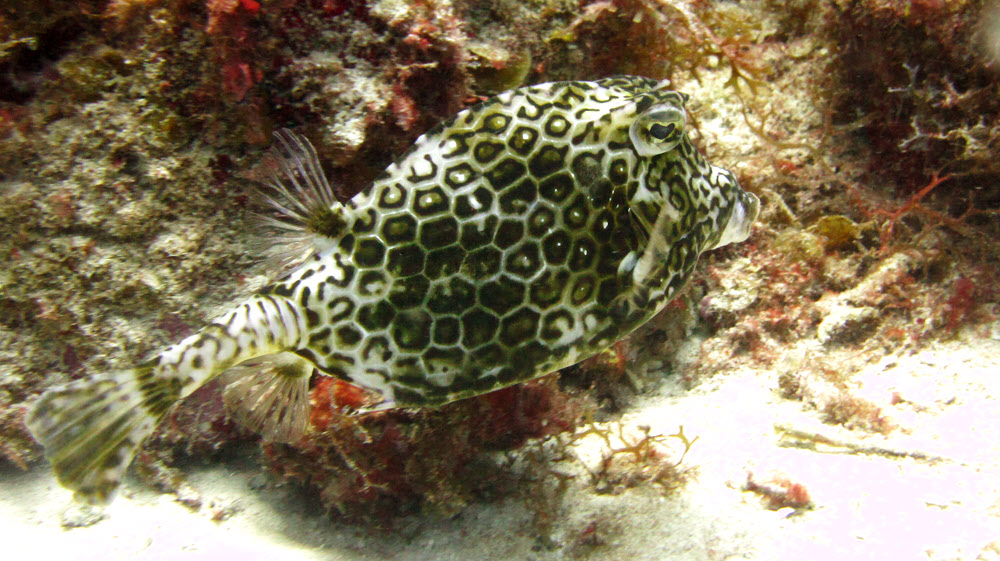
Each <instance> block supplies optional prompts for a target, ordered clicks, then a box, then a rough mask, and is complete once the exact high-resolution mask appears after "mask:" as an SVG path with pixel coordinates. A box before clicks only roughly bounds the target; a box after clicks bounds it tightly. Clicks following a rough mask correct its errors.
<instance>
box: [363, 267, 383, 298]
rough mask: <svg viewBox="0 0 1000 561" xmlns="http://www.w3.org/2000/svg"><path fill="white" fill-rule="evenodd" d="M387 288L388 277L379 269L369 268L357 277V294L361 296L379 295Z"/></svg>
mask: <svg viewBox="0 0 1000 561" xmlns="http://www.w3.org/2000/svg"><path fill="white" fill-rule="evenodd" d="M388 288H389V279H388V278H386V276H385V273H383V272H382V271H381V270H379V269H370V270H367V271H364V272H362V273H361V276H359V277H358V286H357V290H358V294H359V295H361V296H381V295H382V294H384V293H385V291H386V290H387V289H388Z"/></svg>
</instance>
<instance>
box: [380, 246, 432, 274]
mask: <svg viewBox="0 0 1000 561" xmlns="http://www.w3.org/2000/svg"><path fill="white" fill-rule="evenodd" d="M424 257H425V255H424V250H423V249H421V248H420V246H418V245H416V244H409V245H404V246H399V247H394V248H392V249H390V250H389V258H388V260H387V261H386V265H385V268H386V270H387V271H388V272H389V274H390V275H392V276H393V277H408V276H410V275H415V274H417V273H419V272H421V271H423V270H424Z"/></svg>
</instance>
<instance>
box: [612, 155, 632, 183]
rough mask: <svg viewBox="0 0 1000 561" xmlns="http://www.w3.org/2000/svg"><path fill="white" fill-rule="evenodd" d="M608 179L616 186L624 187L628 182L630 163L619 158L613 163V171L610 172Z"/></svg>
mask: <svg viewBox="0 0 1000 561" xmlns="http://www.w3.org/2000/svg"><path fill="white" fill-rule="evenodd" d="M608 177H609V178H610V179H611V182H612V183H614V184H615V185H624V184H625V182H626V181H628V163H627V162H626V161H625V160H624V159H622V158H618V159H616V160H615V161H613V162H611V169H609V170H608Z"/></svg>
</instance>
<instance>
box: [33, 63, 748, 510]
mask: <svg viewBox="0 0 1000 561" xmlns="http://www.w3.org/2000/svg"><path fill="white" fill-rule="evenodd" d="M686 101H687V96H685V95H684V94H680V93H678V92H674V91H670V90H669V89H667V87H666V84H665V83H661V82H657V81H654V80H649V79H646V78H639V77H617V78H608V79H604V80H598V81H595V82H555V83H550V84H542V85H538V86H531V87H526V88H521V89H518V90H514V91H511V92H507V93H503V94H500V95H498V96H496V97H493V98H491V99H488V100H486V101H484V102H482V103H480V104H478V105H476V106H474V107H472V108H470V109H468V110H465V111H463V112H461V113H459V114H458V115H457V116H456V117H455V118H453V119H451V120H449V121H448V122H446V123H443V124H441V125H440V126H438V127H435V128H434V129H432V130H431V131H429V132H428V133H427V134H426V135H424V136H422V137H421V138H419V139H418V140H417V142H416V143H415V144H414V146H413V147H412V148H411V149H410V150H409V151H408V152H407V153H406V154H405V155H403V156H402V157H401V158H400V159H399V160H398V161H397V162H396V163H394V164H392V165H391V166H389V168H388V169H386V170H385V172H384V173H383V174H382V175H381V176H380V177H378V178H377V179H376V180H375V181H374V183H373V184H372V185H371V186H370V187H369V188H368V189H366V190H365V191H363V192H361V193H359V194H358V195H357V196H356V197H354V198H353V199H352V200H350V201H348V202H347V203H340V202H338V201H337V200H336V199H335V197H334V196H333V194H332V193H333V192H332V189H330V186H329V184H328V183H327V181H326V178H325V177H323V174H322V171H321V169H322V168H321V166H320V164H319V161H318V159H317V157H316V153H315V151H314V150H313V149H312V147H311V146H310V145H309V144H308V142H306V141H305V140H304V139H302V138H300V137H298V136H296V135H294V134H292V133H289V132H287V131H285V132H279V133H278V134H277V135H276V140H277V142H276V145H277V146H279V149H278V150H277V154H278V156H279V157H278V158H277V162H278V165H279V166H280V169H281V172H282V173H280V174H276V176H275V178H274V181H273V182H272V188H273V189H274V190H275V193H276V194H275V195H274V196H269V195H263V196H264V197H265V199H266V200H268V201H270V202H271V203H272V204H273V205H274V209H275V211H276V213H275V215H274V216H271V217H270V218H268V219H267V220H266V221H267V222H268V223H269V224H270V225H271V226H274V227H275V228H276V229H277V230H278V231H279V232H280V233H279V234H278V235H276V236H274V237H273V238H271V239H270V240H269V243H270V244H271V249H269V250H268V251H269V252H271V253H272V254H273V255H272V256H273V257H274V258H276V261H275V263H276V267H279V269H276V271H277V270H285V269H286V268H287V267H289V266H292V265H295V266H296V267H295V268H294V269H292V270H291V272H290V273H289V274H287V275H286V276H284V277H282V278H281V279H280V280H278V281H276V282H274V283H273V284H271V285H269V286H267V287H265V288H264V289H262V290H261V291H260V292H259V293H258V294H256V295H254V296H252V297H251V298H249V299H248V300H247V301H246V302H244V303H243V304H240V305H239V306H236V307H235V308H233V309H232V310H231V311H229V312H228V313H226V314H225V315H223V316H222V317H220V318H218V319H216V320H214V321H213V322H211V323H209V324H208V325H207V326H206V327H205V328H203V329H202V330H201V331H199V332H198V333H195V334H194V335H191V336H189V337H187V338H185V339H184V340H182V341H180V342H179V343H177V344H175V345H173V346H171V347H168V348H167V349H165V350H163V351H161V352H160V353H159V354H158V355H156V356H154V357H152V358H151V359H149V360H147V361H145V362H144V363H142V364H140V365H138V366H136V367H135V368H133V369H131V370H125V371H118V372H107V373H104V374H101V375H98V376H95V377H94V378H92V379H88V380H77V381H74V382H71V383H69V384H66V385H62V386H57V387H54V388H51V389H49V390H48V391H46V392H45V393H44V394H43V395H42V396H41V397H40V399H39V400H38V401H37V402H36V404H35V405H34V406H33V407H32V409H31V410H30V412H29V413H28V415H27V417H26V421H25V422H26V424H27V426H28V428H29V429H30V430H31V432H32V434H33V435H34V436H35V438H36V439H37V440H38V441H39V442H40V443H42V444H43V445H44V446H45V455H46V457H47V458H48V459H49V461H50V463H51V464H52V467H53V470H54V471H55V473H56V476H57V478H58V479H59V482H60V483H61V484H63V485H64V486H65V487H67V488H69V489H72V490H74V491H75V494H76V497H77V498H78V499H79V500H82V501H84V502H88V503H92V504H102V503H106V502H108V501H110V500H111V498H112V497H113V496H114V494H115V492H116V491H117V489H118V487H119V486H120V483H121V478H122V475H123V474H124V472H125V469H126V467H127V466H128V464H129V463H130V462H131V460H132V458H133V457H134V456H135V453H136V450H137V448H138V446H139V445H140V444H141V443H142V441H143V440H144V439H145V438H147V437H148V436H149V434H150V433H151V432H152V431H153V430H154V428H155V427H156V425H157V423H158V422H159V421H160V420H161V419H162V418H163V416H164V415H165V414H166V412H167V411H168V410H169V408H170V407H171V406H173V405H174V404H175V403H177V402H178V401H179V400H181V399H182V398H184V397H185V396H187V395H190V394H191V392H193V391H194V390H195V389H197V388H198V387H200V386H201V385H203V384H204V383H205V382H207V381H208V380H211V379H212V378H215V377H217V376H219V375H220V374H222V373H223V372H226V377H227V378H228V379H227V380H226V382H227V386H226V389H225V391H224V394H223V398H224V400H225V402H226V405H227V408H228V409H229V410H230V412H231V413H232V414H233V415H234V416H235V417H236V418H237V419H239V420H240V421H241V422H243V423H244V424H246V425H247V426H249V427H251V428H253V429H254V430H257V431H259V432H260V433H261V434H262V436H263V437H264V438H265V439H268V440H276V441H282V442H295V441H297V439H299V438H301V437H302V436H303V435H304V434H305V433H306V432H307V431H308V430H309V424H308V418H309V402H308V393H309V392H308V389H309V379H310V377H311V375H312V374H313V370H314V368H315V369H318V370H319V371H321V372H322V373H324V374H327V375H332V376H337V377H340V378H343V379H345V380H347V381H350V382H352V383H354V384H357V385H359V386H362V387H365V388H369V389H372V390H375V391H377V392H379V393H380V394H381V395H382V396H383V398H384V402H383V403H382V404H381V406H382V407H391V406H427V405H437V404H441V403H445V402H448V401H452V400H456V399H460V398H463V397H466V396H470V395H475V394H481V393H485V392H488V391H490V390H493V389H496V388H499V387H503V386H506V385H510V384H514V383H517V382H522V381H525V380H529V379H531V378H534V377H537V376H541V375H543V374H546V373H548V372H552V371H554V370H557V369H559V368H562V367H564V366H568V365H570V364H573V363H575V362H578V361H580V360H583V359H584V358H587V357H588V356H590V355H592V354H594V353H596V352H599V351H600V350H602V349H603V348H606V347H607V346H609V345H611V344H612V343H614V342H615V341H616V340H618V339H621V338H622V337H624V336H625V335H627V334H628V333H629V332H631V331H632V330H633V329H635V328H636V327H637V326H639V325H641V324H642V323H643V322H645V321H647V320H648V319H649V318H651V317H652V316H653V315H655V314H656V313H657V312H658V311H659V310H661V309H662V308H663V306H664V305H665V304H666V303H667V301H668V300H669V299H670V298H671V297H673V296H674V295H675V294H676V292H677V290H678V289H679V288H680V287H681V286H682V285H683V284H684V282H686V281H687V279H688V278H689V277H690V275H691V272H692V270H693V269H694V266H695V264H696V262H697V260H698V256H699V255H700V254H701V253H702V252H703V251H706V250H709V249H712V248H715V247H719V246H721V245H725V244H727V243H732V242H738V241H742V240H744V239H746V237H747V236H748V235H749V231H750V225H751V223H752V222H753V221H754V220H755V219H756V217H757V214H758V211H759V201H758V200H757V198H756V197H755V196H753V195H751V194H749V193H746V192H744V191H743V190H742V189H740V187H739V185H738V184H737V182H736V179H735V177H734V176H733V174H732V173H730V172H728V171H726V170H724V169H721V168H717V167H714V166H711V165H710V164H708V163H707V162H706V161H705V160H704V158H702V156H701V155H700V154H699V153H698V151H697V150H695V148H694V146H693V145H692V144H691V141H690V139H689V138H688V136H687V133H686V130H685V123H686V113H685V110H684V103H685V102H686ZM303 257H304V258H305V261H302V258H303ZM276 276H277V275H276Z"/></svg>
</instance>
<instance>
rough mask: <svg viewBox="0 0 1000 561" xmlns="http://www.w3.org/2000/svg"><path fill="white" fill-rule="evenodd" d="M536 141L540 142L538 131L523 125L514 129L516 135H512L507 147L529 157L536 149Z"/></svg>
mask: <svg viewBox="0 0 1000 561" xmlns="http://www.w3.org/2000/svg"><path fill="white" fill-rule="evenodd" d="M536 140H538V131H537V130H535V129H533V128H531V127H525V126H523V125H522V126H520V127H517V128H516V129H514V133H513V134H511V135H510V140H508V141H507V145H508V146H510V147H511V149H513V150H514V151H515V152H517V153H518V154H520V155H522V156H527V155H528V154H530V153H531V150H532V149H533V148H534V147H535V141H536Z"/></svg>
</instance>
